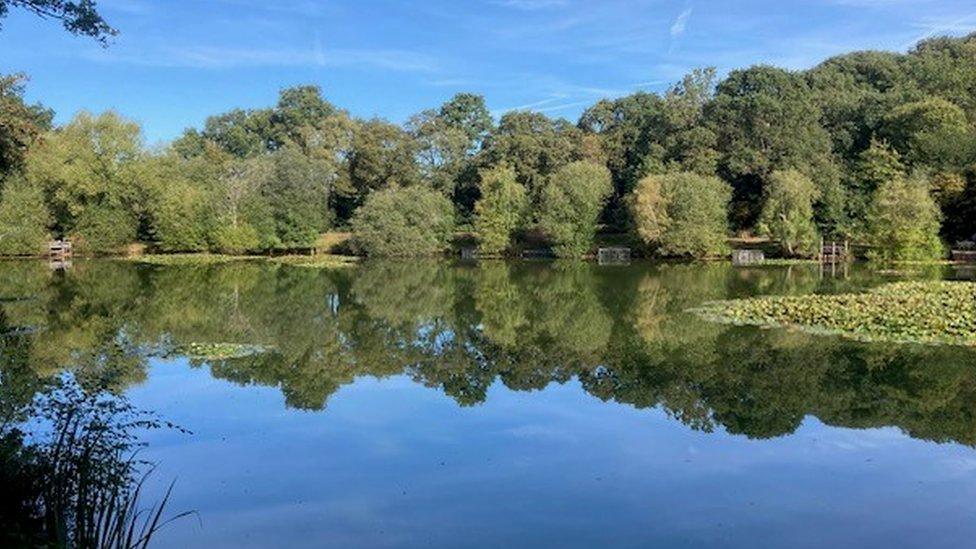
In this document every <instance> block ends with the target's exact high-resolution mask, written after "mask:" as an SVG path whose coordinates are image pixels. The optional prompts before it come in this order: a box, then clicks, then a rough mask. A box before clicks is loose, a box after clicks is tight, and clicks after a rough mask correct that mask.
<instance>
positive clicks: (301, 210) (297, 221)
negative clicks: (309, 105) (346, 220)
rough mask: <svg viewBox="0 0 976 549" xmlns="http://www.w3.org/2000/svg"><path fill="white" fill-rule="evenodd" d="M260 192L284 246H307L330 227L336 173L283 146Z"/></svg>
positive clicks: (322, 162)
mask: <svg viewBox="0 0 976 549" xmlns="http://www.w3.org/2000/svg"><path fill="white" fill-rule="evenodd" d="M273 162H274V166H273V168H272V171H271V174H270V177H269V179H268V181H267V182H266V183H265V184H264V185H262V186H261V195H262V197H263V199H264V201H266V202H267V204H268V206H269V207H270V209H271V211H272V216H273V217H274V228H275V236H276V238H277V240H278V242H279V243H280V244H279V245H280V246H281V247H283V248H309V247H312V246H313V245H314V243H315V239H316V238H318V236H319V233H321V232H323V231H325V230H326V229H327V228H328V226H329V194H330V192H331V189H332V182H333V181H334V179H335V175H334V173H333V171H332V170H331V167H330V166H329V164H328V163H327V162H326V161H324V160H321V159H317V158H311V157H308V156H306V155H304V154H302V153H301V152H299V151H298V150H297V149H293V148H290V147H285V148H283V149H281V150H279V151H278V152H276V153H275V154H274V155H273Z"/></svg>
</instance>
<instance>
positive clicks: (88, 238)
mask: <svg viewBox="0 0 976 549" xmlns="http://www.w3.org/2000/svg"><path fill="white" fill-rule="evenodd" d="M137 229H138V226H137V220H136V219H135V217H134V216H133V215H132V212H130V211H129V210H128V209H127V208H125V207H123V206H121V205H108V204H99V205H91V206H88V207H87V208H85V209H84V210H82V211H81V213H80V214H79V215H78V217H77V219H76V220H75V226H74V229H73V231H72V233H71V238H72V240H76V241H77V244H78V248H79V249H81V250H83V251H86V252H95V253H111V252H117V251H119V250H120V249H121V248H122V247H123V246H125V245H127V244H129V243H130V242H132V241H134V240H135V239H136V233H137Z"/></svg>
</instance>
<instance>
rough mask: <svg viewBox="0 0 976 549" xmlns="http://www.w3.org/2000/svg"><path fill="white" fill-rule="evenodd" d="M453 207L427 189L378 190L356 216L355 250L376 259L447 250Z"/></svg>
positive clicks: (442, 197)
mask: <svg viewBox="0 0 976 549" xmlns="http://www.w3.org/2000/svg"><path fill="white" fill-rule="evenodd" d="M453 230H454V208H453V206H452V205H451V203H450V201H448V200H447V199H446V198H444V196H443V195H441V194H440V193H438V192H436V191H433V190H431V189H428V188H425V187H406V188H395V189H388V190H383V191H376V192H374V193H372V194H370V195H369V197H368V198H367V199H366V202H365V203H364V204H363V205H362V207H360V208H359V209H358V210H357V211H356V213H355V214H354V215H353V219H352V232H353V239H354V241H355V245H356V248H357V249H358V250H359V251H360V252H362V253H364V254H366V255H368V256H376V257H412V256H424V255H433V254H437V253H440V252H443V251H444V250H445V249H447V247H448V244H449V242H450V238H451V232H452V231H453Z"/></svg>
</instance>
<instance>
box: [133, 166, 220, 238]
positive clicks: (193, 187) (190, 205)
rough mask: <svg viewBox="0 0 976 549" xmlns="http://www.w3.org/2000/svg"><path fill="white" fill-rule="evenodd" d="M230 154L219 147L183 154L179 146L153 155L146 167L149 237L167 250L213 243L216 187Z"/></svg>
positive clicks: (145, 183)
mask: <svg viewBox="0 0 976 549" xmlns="http://www.w3.org/2000/svg"><path fill="white" fill-rule="evenodd" d="M229 160H230V157H229V155H227V153H224V152H223V151H220V150H218V149H216V148H213V149H210V150H208V151H206V152H204V153H203V154H202V155H200V156H193V157H190V158H185V157H183V156H182V155H181V154H180V153H179V152H177V151H176V150H173V151H171V152H170V153H168V154H162V155H159V156H155V157H152V158H151V159H149V160H147V161H146V164H147V165H146V166H145V167H144V170H143V177H144V178H145V181H144V185H145V187H146V188H147V192H148V195H149V199H148V201H149V206H148V214H149V218H150V222H149V223H150V230H149V233H150V234H149V238H150V241H151V243H152V244H153V245H155V246H156V247H157V248H158V249H159V250H161V251H165V252H197V251H206V250H208V249H210V247H211V240H212V239H211V236H212V235H211V232H212V231H213V230H214V229H215V225H216V219H215V208H214V206H215V202H216V196H215V192H214V191H215V190H216V189H215V187H216V188H219V186H220V185H219V183H216V182H219V181H220V178H221V177H222V175H223V169H224V164H225V163H226V162H228V161H229Z"/></svg>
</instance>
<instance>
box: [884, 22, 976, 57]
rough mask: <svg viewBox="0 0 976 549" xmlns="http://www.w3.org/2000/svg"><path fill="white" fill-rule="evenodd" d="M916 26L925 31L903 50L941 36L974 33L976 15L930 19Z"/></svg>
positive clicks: (909, 42) (906, 44) (902, 46)
mask: <svg viewBox="0 0 976 549" xmlns="http://www.w3.org/2000/svg"><path fill="white" fill-rule="evenodd" d="M916 26H917V27H919V28H921V29H923V31H922V32H921V33H920V34H917V35H915V36H913V37H912V38H911V39H910V40H908V41H906V42H905V43H903V44H902V45H901V49H903V50H907V49H909V48H911V47H912V46H914V45H915V44H916V43H917V42H920V41H922V40H925V39H928V38H932V37H933V36H938V35H940V34H966V33H969V32H972V31H973V30H976V13H971V14H969V15H964V16H962V17H954V18H942V19H928V20H925V21H923V22H922V23H920V24H918V25H916Z"/></svg>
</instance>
